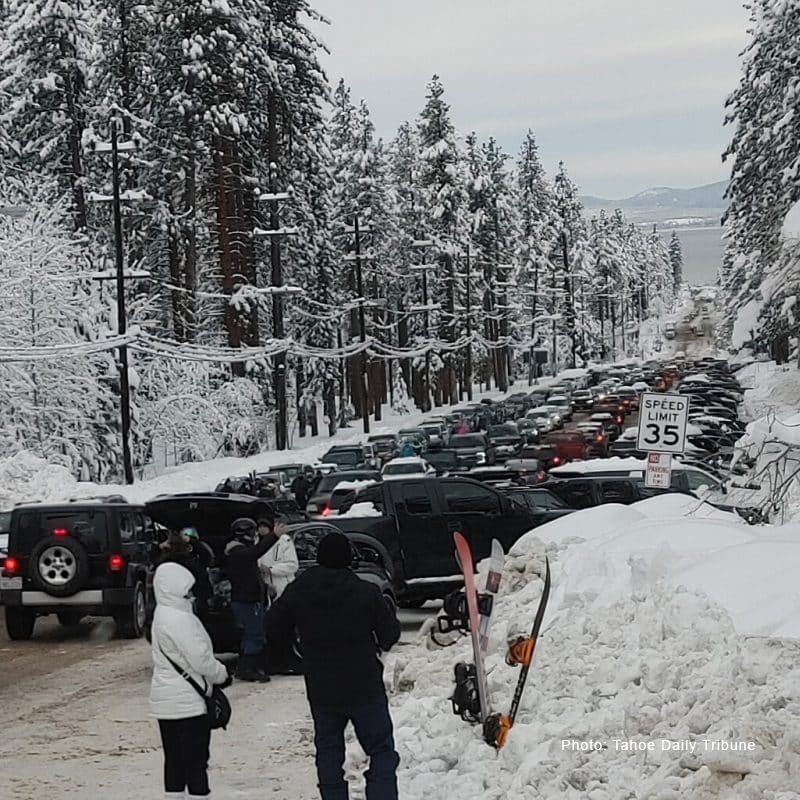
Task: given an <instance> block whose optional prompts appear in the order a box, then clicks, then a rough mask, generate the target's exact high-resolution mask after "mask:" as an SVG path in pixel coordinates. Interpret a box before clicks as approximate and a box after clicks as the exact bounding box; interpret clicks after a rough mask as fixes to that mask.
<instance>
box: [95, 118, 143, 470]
mask: <svg viewBox="0 0 800 800" xmlns="http://www.w3.org/2000/svg"><path fill="white" fill-rule="evenodd" d="M119 123H120V119H119V109H118V108H117V107H116V106H114V107H113V108H112V109H111V117H110V120H109V132H110V139H111V141H110V142H99V141H95V142H92V145H91V147H92V149H93V150H94V152H95V153H110V154H111V187H112V194H111V196H110V197H108V196H107V195H100V194H95V193H90V194H89V195H88V196H87V200H90V201H94V202H109V201H110V202H111V211H112V218H113V221H114V260H115V271H114V274H113V278H112V279H113V280H114V281H115V283H116V289H117V332H118V334H119V335H120V336H124V335H125V333H126V332H127V329H128V320H127V311H126V307H125V281H126V280H127V279H128V278H134V279H141V278H145V277H148V274H147V273H142V272H139V273H132V274H128V275H126V273H125V251H124V242H123V238H122V236H123V234H122V203H123V202H135V201H141V200H149V199H150V198H149V197H148V196H146V195H145V194H144V193H142V192H137V191H135V190H129V191H126V192H125V193H124V194H123V193H122V192H121V190H120V159H119V156H120V153H129V152H132V151H133V150H135V149H136V143H135V142H134V141H132V140H126V141H123V142H120V141H119ZM93 277H94V279H95V280H100V281H102V280H108V279H109V278H111V276H110V275H107V274H104V273H97V274H96V275H94V276H93ZM118 363H119V401H120V423H121V433H122V468H123V474H124V478H125V483H126V484H128V485H129V486H130V485H131V484H132V483H133V482H134V474H133V458H132V456H131V389H130V374H129V366H128V346H127V344H124V343H121V344H120V346H119V349H118Z"/></svg>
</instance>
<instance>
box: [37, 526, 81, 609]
mask: <svg viewBox="0 0 800 800" xmlns="http://www.w3.org/2000/svg"><path fill="white" fill-rule="evenodd" d="M30 563H31V567H30V575H31V579H32V580H33V582H34V584H35V585H36V588H37V589H41V590H42V591H43V592H46V593H47V594H49V595H52V596H53V597H69V596H70V595H73V594H75V593H76V592H78V591H79V590H80V589H82V588H83V586H84V584H85V583H86V579H87V577H88V575H89V557H88V556H87V555H86V550H85V549H84V547H83V545H81V543H80V542H78V541H76V540H75V539H70V538H69V537H63V536H50V537H49V538H47V539H43V540H42V541H41V542H39V544H37V545H36V547H34V548H33V550H32V552H31V559H30Z"/></svg>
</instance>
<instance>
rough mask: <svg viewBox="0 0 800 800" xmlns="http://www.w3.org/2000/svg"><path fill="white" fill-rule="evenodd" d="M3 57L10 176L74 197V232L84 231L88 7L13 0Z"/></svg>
mask: <svg viewBox="0 0 800 800" xmlns="http://www.w3.org/2000/svg"><path fill="white" fill-rule="evenodd" d="M4 24H5V31H4V34H5V35H4V37H3V39H2V44H3V49H2V54H0V76H2V78H1V79H0V93H2V94H3V95H5V96H6V97H8V98H10V99H9V101H5V103H4V105H5V107H4V109H3V111H2V113H0V123H2V133H1V134H0V154H1V155H2V164H3V168H4V170H6V171H7V170H9V169H17V170H20V171H22V172H26V173H30V172H34V173H38V174H41V175H43V176H45V177H46V178H50V177H53V178H55V179H56V180H57V181H58V188H59V190H60V191H62V192H70V193H71V196H72V207H71V212H72V214H73V219H74V226H75V228H76V229H83V228H85V227H86V200H85V197H84V182H83V179H84V174H85V170H84V155H83V149H82V137H83V134H84V130H85V128H86V106H87V103H88V97H87V82H88V81H87V72H88V65H87V58H88V56H89V47H90V41H91V36H92V25H91V15H90V7H89V4H88V2H87V0H71V2H70V3H65V2H62V0H9V2H8V7H7V10H6V12H5V18H4Z"/></svg>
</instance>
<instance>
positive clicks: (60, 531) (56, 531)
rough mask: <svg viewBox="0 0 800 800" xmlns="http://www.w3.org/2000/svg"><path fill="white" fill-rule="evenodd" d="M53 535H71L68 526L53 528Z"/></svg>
mask: <svg viewBox="0 0 800 800" xmlns="http://www.w3.org/2000/svg"><path fill="white" fill-rule="evenodd" d="M53 536H69V531H68V530H67V529H66V528H53Z"/></svg>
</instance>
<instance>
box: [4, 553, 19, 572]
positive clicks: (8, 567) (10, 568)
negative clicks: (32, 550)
mask: <svg viewBox="0 0 800 800" xmlns="http://www.w3.org/2000/svg"><path fill="white" fill-rule="evenodd" d="M3 574H4V575H8V576H9V577H13V576H14V575H19V559H16V558H14V557H13V556H9V557H8V558H7V559H6V561H5V564H3Z"/></svg>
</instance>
